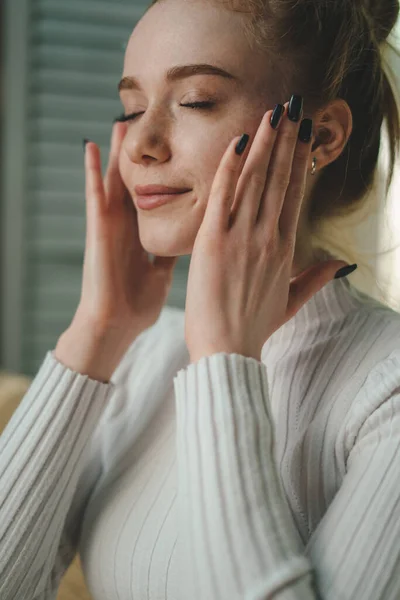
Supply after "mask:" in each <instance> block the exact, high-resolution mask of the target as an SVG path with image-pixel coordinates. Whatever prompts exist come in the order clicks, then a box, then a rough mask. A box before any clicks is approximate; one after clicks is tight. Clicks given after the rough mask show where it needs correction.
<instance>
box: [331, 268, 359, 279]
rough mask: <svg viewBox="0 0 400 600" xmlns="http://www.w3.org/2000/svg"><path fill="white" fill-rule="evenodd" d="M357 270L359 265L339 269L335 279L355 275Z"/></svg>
mask: <svg viewBox="0 0 400 600" xmlns="http://www.w3.org/2000/svg"><path fill="white" fill-rule="evenodd" d="M357 268H358V265H349V266H347V267H343V268H342V269H339V271H338V272H337V273H336V275H335V279H341V278H342V277H346V276H347V275H350V274H351V273H354V271H355V270H356V269H357Z"/></svg>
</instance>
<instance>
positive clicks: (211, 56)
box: [123, 0, 254, 81]
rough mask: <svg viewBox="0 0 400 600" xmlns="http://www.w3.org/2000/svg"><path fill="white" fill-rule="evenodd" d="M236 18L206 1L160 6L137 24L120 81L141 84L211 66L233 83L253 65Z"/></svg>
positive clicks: (166, 1)
mask: <svg viewBox="0 0 400 600" xmlns="http://www.w3.org/2000/svg"><path fill="white" fill-rule="evenodd" d="M243 18H244V16H243V15H241V14H240V13H237V12H233V11H230V10H228V9H226V8H223V7H221V6H219V5H218V4H214V3H211V2H205V1H201V2H198V1H193V0H191V1H187V0H163V1H161V2H160V3H157V4H155V5H154V6H152V7H151V8H150V9H149V11H148V12H147V13H146V14H145V15H144V16H143V17H142V18H141V19H140V21H139V22H138V24H137V25H136V27H135V29H134V30H133V32H132V35H131V37H130V39H129V42H128V46H127V49H126V53H125V60H124V73H123V75H124V76H129V75H133V76H137V77H138V78H139V79H141V80H142V79H143V81H144V80H145V79H146V77H147V75H149V74H151V73H158V74H159V73H163V72H166V71H167V70H168V69H169V68H171V67H172V66H175V65H180V64H195V63H211V64H216V65H218V66H220V67H221V68H225V69H226V70H227V71H229V72H231V73H234V74H235V75H237V76H238V78H242V76H243V75H244V74H246V73H248V72H249V64H253V65H254V54H253V52H252V51H251V50H250V48H249V46H248V42H247V40H246V38H245V35H244V33H243Z"/></svg>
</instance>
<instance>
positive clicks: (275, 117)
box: [271, 104, 285, 129]
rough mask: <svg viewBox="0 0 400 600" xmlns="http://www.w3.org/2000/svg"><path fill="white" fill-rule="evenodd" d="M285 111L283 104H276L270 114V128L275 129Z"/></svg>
mask: <svg viewBox="0 0 400 600" xmlns="http://www.w3.org/2000/svg"><path fill="white" fill-rule="evenodd" d="M284 111H285V107H284V106H283V104H277V105H276V106H275V108H274V112H273V113H272V116H271V127H272V129H276V128H277V127H278V125H279V123H280V122H281V118H282V115H283V113H284Z"/></svg>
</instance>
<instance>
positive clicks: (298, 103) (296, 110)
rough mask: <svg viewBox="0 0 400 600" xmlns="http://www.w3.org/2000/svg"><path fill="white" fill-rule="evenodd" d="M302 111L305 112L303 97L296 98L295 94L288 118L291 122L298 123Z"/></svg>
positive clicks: (291, 101) (290, 103) (291, 99)
mask: <svg viewBox="0 0 400 600" xmlns="http://www.w3.org/2000/svg"><path fill="white" fill-rule="evenodd" d="M302 111H303V97H302V96H296V95H295V94H293V96H292V97H291V98H290V102H289V110H288V117H289V119H290V121H294V122H295V123H298V121H300V117H301V113H302Z"/></svg>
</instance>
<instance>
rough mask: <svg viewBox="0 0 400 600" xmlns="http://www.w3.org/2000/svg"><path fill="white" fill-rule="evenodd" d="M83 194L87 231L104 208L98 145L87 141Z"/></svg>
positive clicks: (104, 200) (104, 197)
mask: <svg viewBox="0 0 400 600" xmlns="http://www.w3.org/2000/svg"><path fill="white" fill-rule="evenodd" d="M85 196H86V223H87V231H88V232H89V231H90V230H91V227H92V226H93V227H95V224H96V223H97V220H98V217H99V214H102V212H103V211H104V210H105V209H106V195H105V190H104V184H103V177H102V172H101V157H100V150H99V147H98V146H97V145H96V144H95V143H94V142H91V141H88V142H87V144H86V148H85Z"/></svg>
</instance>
